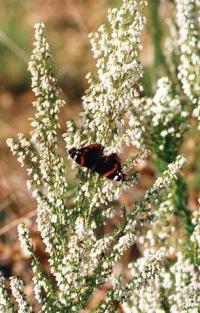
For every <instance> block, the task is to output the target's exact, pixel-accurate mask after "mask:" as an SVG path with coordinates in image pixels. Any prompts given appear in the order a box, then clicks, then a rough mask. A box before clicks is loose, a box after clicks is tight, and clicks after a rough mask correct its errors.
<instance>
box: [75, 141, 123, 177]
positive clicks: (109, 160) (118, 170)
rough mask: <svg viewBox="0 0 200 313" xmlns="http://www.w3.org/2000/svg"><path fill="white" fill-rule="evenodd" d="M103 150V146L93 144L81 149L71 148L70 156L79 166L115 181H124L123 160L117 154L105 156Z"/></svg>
mask: <svg viewBox="0 0 200 313" xmlns="http://www.w3.org/2000/svg"><path fill="white" fill-rule="evenodd" d="M103 150H104V147H103V146H102V145H100V144H91V145H89V146H86V147H83V148H80V149H77V148H71V149H70V150H69V155H70V156H71V157H72V159H74V160H75V161H76V162H77V163H78V164H80V165H81V166H84V167H87V168H88V169H90V170H91V171H92V172H96V173H98V174H100V175H103V176H105V177H106V178H108V179H112V180H115V181H120V180H122V181H124V180H125V178H126V175H125V174H124V173H123V172H122V167H121V160H120V158H119V157H118V155H117V154H116V153H112V154H110V155H104V154H103Z"/></svg>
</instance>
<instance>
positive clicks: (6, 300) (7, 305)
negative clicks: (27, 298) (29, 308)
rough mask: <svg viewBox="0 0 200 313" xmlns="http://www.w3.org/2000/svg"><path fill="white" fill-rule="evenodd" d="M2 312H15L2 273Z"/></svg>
mask: <svg viewBox="0 0 200 313" xmlns="http://www.w3.org/2000/svg"><path fill="white" fill-rule="evenodd" d="M0 312H1V313H8V312H11V313H12V312H13V307H12V305H11V302H10V297H9V294H8V291H7V289H6V286H5V278H4V277H3V275H2V273H1V272H0Z"/></svg>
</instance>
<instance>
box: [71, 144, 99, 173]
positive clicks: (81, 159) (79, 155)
mask: <svg viewBox="0 0 200 313" xmlns="http://www.w3.org/2000/svg"><path fill="white" fill-rule="evenodd" d="M103 149H104V148H103V146H102V145H100V144H91V145H88V146H86V147H83V148H80V149H77V148H71V149H70V150H69V155H70V156H71V157H72V159H74V160H75V161H76V162H77V163H78V164H80V165H81V166H84V167H87V168H89V169H94V168H95V165H96V163H97V162H98V159H99V158H100V157H101V156H102V155H103Z"/></svg>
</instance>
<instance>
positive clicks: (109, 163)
mask: <svg viewBox="0 0 200 313" xmlns="http://www.w3.org/2000/svg"><path fill="white" fill-rule="evenodd" d="M94 171H95V172H97V173H98V174H100V175H103V176H105V177H106V178H108V179H112V180H116V181H121V180H125V177H126V175H125V174H124V173H123V172H122V167H121V160H120V158H119V157H118V155H117V154H116V153H112V154H110V155H108V156H101V157H100V158H99V160H98V162H97V164H96V166H95V168H94Z"/></svg>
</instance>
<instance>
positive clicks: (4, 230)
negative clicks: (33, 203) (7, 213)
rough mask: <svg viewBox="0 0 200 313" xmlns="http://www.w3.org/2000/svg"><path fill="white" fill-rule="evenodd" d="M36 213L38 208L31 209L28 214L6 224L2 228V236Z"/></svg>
mask: <svg viewBox="0 0 200 313" xmlns="http://www.w3.org/2000/svg"><path fill="white" fill-rule="evenodd" d="M35 215H36V209H33V210H31V211H29V212H28V213H27V214H25V215H23V216H21V217H19V218H17V219H15V220H14V221H12V222H11V223H9V224H6V225H5V226H3V227H2V228H0V236H2V235H4V234H5V233H7V232H8V231H10V230H11V229H12V228H14V227H17V226H18V225H19V224H21V223H23V222H25V221H27V220H28V221H29V220H30V219H31V218H33V217H34V216H35Z"/></svg>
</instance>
